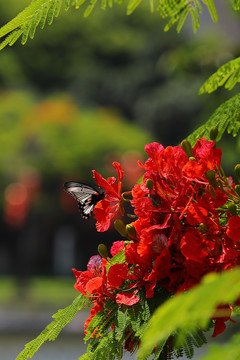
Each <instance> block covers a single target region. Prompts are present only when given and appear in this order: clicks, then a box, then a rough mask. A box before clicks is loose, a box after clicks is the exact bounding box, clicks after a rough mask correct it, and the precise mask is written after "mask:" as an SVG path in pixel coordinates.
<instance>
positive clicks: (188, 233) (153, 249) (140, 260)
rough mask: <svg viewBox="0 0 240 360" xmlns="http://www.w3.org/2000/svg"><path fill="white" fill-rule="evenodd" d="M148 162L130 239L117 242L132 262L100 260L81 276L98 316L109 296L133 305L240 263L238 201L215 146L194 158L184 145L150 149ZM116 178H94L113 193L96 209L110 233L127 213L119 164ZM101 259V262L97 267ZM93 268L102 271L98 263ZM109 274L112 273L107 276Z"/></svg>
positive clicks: (221, 322) (199, 148)
mask: <svg viewBox="0 0 240 360" xmlns="http://www.w3.org/2000/svg"><path fill="white" fill-rule="evenodd" d="M145 150H146V152H147V154H148V156H149V158H148V159H147V161H146V162H145V164H142V163H140V162H139V165H140V166H141V167H142V168H144V170H145V175H144V177H143V182H142V183H140V184H136V185H135V186H134V188H133V189H132V192H131V193H132V200H131V205H132V207H133V209H134V214H135V215H136V217H137V220H136V221H134V222H132V223H131V224H128V226H127V228H128V230H129V229H130V230H131V231H128V235H127V237H128V239H130V240H131V241H130V242H128V243H127V245H126V246H125V248H124V243H123V242H122V243H121V245H120V246H119V243H115V244H114V245H113V248H112V252H113V254H114V255H115V254H116V253H117V252H118V251H120V250H122V249H123V248H124V251H125V262H124V263H121V264H113V265H111V262H109V264H108V267H107V261H106V260H105V259H101V258H100V257H99V256H97V257H93V258H91V259H90V262H89V265H88V271H86V272H77V271H76V270H75V276H76V278H77V284H76V288H77V289H78V290H79V291H81V292H82V293H83V294H84V295H88V296H92V297H93V301H94V304H95V305H94V308H93V309H94V310H92V314H91V316H94V315H95V314H96V312H97V311H99V310H101V308H102V307H103V306H104V303H105V301H106V299H107V298H109V297H110V298H111V299H113V300H114V301H116V302H117V303H120V304H125V305H133V304H135V303H136V302H138V301H139V297H138V292H139V290H140V289H142V288H145V291H146V297H147V298H151V297H153V296H154V290H155V288H156V287H159V288H165V289H166V290H167V291H169V292H170V293H176V292H180V291H185V290H188V289H190V288H191V287H193V286H195V285H196V284H198V283H199V282H200V281H201V278H202V276H203V275H205V274H207V273H209V272H211V271H215V272H220V271H222V270H225V269H228V268H232V267H233V266H235V265H239V264H240V242H239V240H240V217H239V216H237V215H236V214H235V213H234V211H230V210H229V209H230V207H229V204H233V203H234V199H235V198H236V196H237V195H238V194H237V193H236V191H235V184H234V183H233V181H232V179H231V178H226V177H225V176H224V175H223V174H222V171H221V167H220V163H221V150H220V149H217V148H216V147H215V143H214V142H212V141H207V140H206V139H204V138H203V139H200V140H198V141H197V143H196V145H195V146H194V148H193V149H191V154H190V155H189V154H188V156H187V155H186V153H185V151H184V150H183V148H182V147H180V146H175V147H167V148H164V147H163V146H162V145H160V144H158V143H151V144H148V145H146V147H145ZM113 166H114V167H115V168H116V170H117V172H118V185H117V184H116V179H115V178H109V179H108V180H105V179H103V178H102V177H101V175H99V174H98V173H96V172H94V177H95V180H96V182H97V184H98V185H100V186H101V187H103V188H104V189H105V191H106V196H105V199H103V200H101V201H100V202H99V203H98V204H97V206H96V207H95V210H94V214H95V217H96V219H97V229H98V230H99V231H105V230H106V229H107V228H108V227H109V224H110V221H111V219H112V218H113V217H114V215H115V214H116V212H118V211H119V210H120V211H121V213H123V202H124V201H126V200H125V199H124V198H123V195H122V194H121V192H122V178H123V171H122V168H121V166H120V165H119V164H118V163H114V164H113ZM93 259H94V261H93ZM93 262H94V264H95V265H93ZM106 269H107V270H106ZM230 310H231V309H230V307H229V316H227V317H224V318H218V319H217V320H216V322H215V330H214V335H213V336H216V335H218V334H219V333H221V332H222V331H224V329H225V322H226V321H227V320H229V319H230V314H231V311H230Z"/></svg>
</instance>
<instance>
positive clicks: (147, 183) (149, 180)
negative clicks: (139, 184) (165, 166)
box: [146, 179, 153, 191]
mask: <svg viewBox="0 0 240 360" xmlns="http://www.w3.org/2000/svg"><path fill="white" fill-rule="evenodd" d="M146 186H147V188H148V190H150V191H151V190H152V188H153V181H152V179H147V181H146Z"/></svg>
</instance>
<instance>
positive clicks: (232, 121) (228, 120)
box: [187, 94, 240, 145]
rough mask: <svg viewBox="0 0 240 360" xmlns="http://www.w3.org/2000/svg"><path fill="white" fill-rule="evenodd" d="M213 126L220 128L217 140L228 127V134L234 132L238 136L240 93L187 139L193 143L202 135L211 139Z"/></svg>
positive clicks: (239, 126)
mask: <svg viewBox="0 0 240 360" xmlns="http://www.w3.org/2000/svg"><path fill="white" fill-rule="evenodd" d="M213 126H216V127H217V128H218V136H217V139H216V140H217V141H219V140H220V139H221V137H222V135H223V133H224V132H225V130H226V129H227V132H228V134H231V133H232V135H233V136H234V137H235V136H237V134H238V131H239V128H240V94H237V95H235V96H234V97H232V98H231V99H229V100H227V101H226V102H225V103H223V104H222V105H220V106H219V108H218V109H217V110H216V111H215V112H214V113H213V115H212V116H211V117H210V119H209V120H208V121H207V122H206V123H205V124H204V125H202V126H200V127H199V128H198V129H197V130H195V131H194V132H193V133H192V134H191V135H189V136H188V137H187V140H188V141H190V143H191V144H192V145H194V144H195V143H196V141H197V139H199V138H201V137H206V138H207V139H208V140H209V134H210V129H211V128H212V127H213Z"/></svg>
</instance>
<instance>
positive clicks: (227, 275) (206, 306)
mask: <svg viewBox="0 0 240 360" xmlns="http://www.w3.org/2000/svg"><path fill="white" fill-rule="evenodd" d="M239 287H240V270H239V269H234V270H232V272H230V271H226V272H223V273H221V274H216V273H211V274H208V275H206V276H205V278H203V281H202V283H201V284H200V285H198V286H196V287H195V288H193V289H191V290H190V291H188V292H187V293H182V294H179V295H177V296H174V297H172V298H170V300H168V301H166V302H165V303H164V304H162V305H161V306H160V307H159V308H158V309H157V310H156V312H155V313H154V314H153V316H152V317H151V319H150V321H149V324H148V327H147V329H146V331H145V333H144V335H143V337H142V342H141V347H140V351H139V353H138V359H139V360H141V359H144V357H145V356H146V355H147V354H149V352H150V351H152V349H154V347H155V346H158V344H161V343H162V341H164V340H166V339H168V338H169V336H170V335H171V334H173V333H174V332H176V331H178V329H180V330H182V331H186V333H187V331H189V332H192V331H194V330H196V329H197V328H201V329H203V330H204V329H205V330H206V328H207V324H208V323H209V319H210V318H211V316H212V314H213V313H214V311H215V309H216V306H217V305H218V304H220V303H221V304H226V303H231V302H233V301H234V300H235V299H236V298H238V297H239ZM159 324H164V325H163V326H159ZM189 351H190V350H189ZM224 359H225V358H224Z"/></svg>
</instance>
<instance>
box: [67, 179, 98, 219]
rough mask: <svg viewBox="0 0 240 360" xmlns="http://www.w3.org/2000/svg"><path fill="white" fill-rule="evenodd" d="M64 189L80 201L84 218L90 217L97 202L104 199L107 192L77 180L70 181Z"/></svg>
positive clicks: (79, 205) (80, 209) (80, 208)
mask: <svg viewBox="0 0 240 360" xmlns="http://www.w3.org/2000/svg"><path fill="white" fill-rule="evenodd" d="M64 189H65V190H66V192H67V193H69V194H70V195H72V197H74V199H76V200H77V202H78V208H79V211H80V214H81V216H82V218H83V219H88V218H89V217H90V216H91V214H92V212H93V209H94V208H95V206H96V205H97V203H98V202H99V201H100V200H102V199H104V197H105V193H104V192H100V191H98V190H96V189H94V188H93V187H92V186H89V185H86V184H82V183H80V182H77V181H68V182H66V183H65V184H64Z"/></svg>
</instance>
